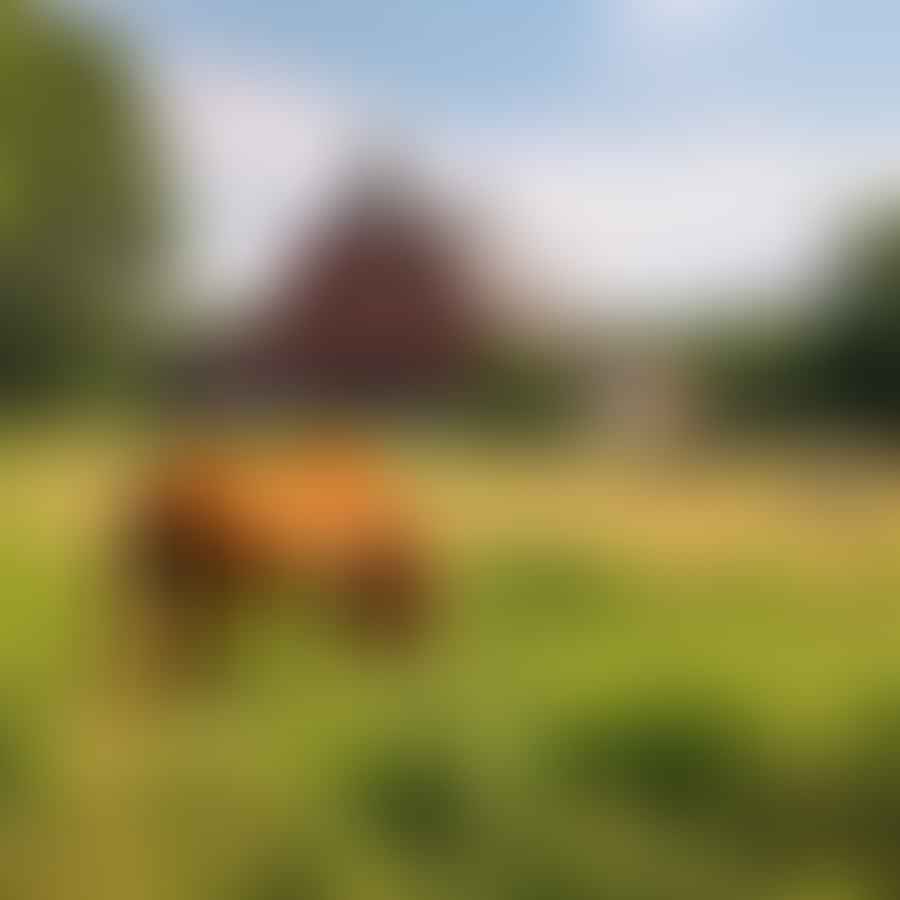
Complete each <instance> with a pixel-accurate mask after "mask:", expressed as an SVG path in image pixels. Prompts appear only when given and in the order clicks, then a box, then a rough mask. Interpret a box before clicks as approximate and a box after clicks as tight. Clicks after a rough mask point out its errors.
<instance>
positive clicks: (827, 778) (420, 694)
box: [0, 434, 900, 900]
mask: <svg viewBox="0 0 900 900" xmlns="http://www.w3.org/2000/svg"><path fill="white" fill-rule="evenodd" d="M64 437H65V440H62V439H57V440H54V441H52V442H51V441H49V440H45V439H42V438H41V437H40V436H36V435H34V434H30V435H28V436H27V439H25V438H23V437H11V438H10V439H8V440H6V441H4V442H3V449H2V451H0V453H2V460H0V480H2V482H3V484H2V486H0V492H2V493H3V495H4V496H10V497H12V498H13V506H12V507H11V508H12V509H13V510H14V514H12V515H10V516H9V517H8V520H7V527H6V528H5V529H4V530H5V534H4V535H3V537H2V540H0V679H2V682H0V685H2V688H3V691H2V692H0V697H2V699H3V702H2V704H0V792H2V799H3V803H2V804H0V878H2V879H5V881H4V882H3V883H2V884H0V891H2V890H3V888H4V885H5V886H6V893H5V894H4V896H7V895H8V896H10V897H12V898H14V900H19V898H22V900H31V898H32V897H34V898H35V900H37V898H46V900H80V898H81V897H85V898H91V900H94V898H104V897H110V898H116V900H141V898H148V900H181V898H185V900H187V898H190V900H195V898H200V900H203V898H209V900H213V898H215V900H221V898H225V900H230V898H234V900H293V898H304V900H318V898H322V900H328V898H334V900H357V898H358V900H381V898H385V900H387V898H390V900H407V898H408V900H432V898H433V900H456V898H466V900H479V898H484V900H569V898H572V900H594V898H596V900H600V898H611V900H639V898H642V900H651V898H659V900H682V898H683V900H704V898H710V900H713V898H714V900H720V898H724V900H730V898H738V900H739V898H754V900H832V898H834V900H890V898H892V897H894V896H897V889H898V885H900V872H898V870H897V866H896V864H895V863H894V862H893V853H892V849H893V848H892V844H893V838H894V835H895V834H896V825H897V824H900V728H898V727H897V723H898V722H900V656H898V653H897V651H898V646H900V641H898V638H900V621H898V601H900V590H898V588H900V563H898V559H897V555H896V553H895V551H896V549H897V538H898V536H900V472H895V471H894V470H893V469H892V468H891V466H890V465H888V464H884V463H881V462H879V463H878V464H877V465H875V464H872V465H857V464H856V463H855V462H853V461H847V460H842V461H841V462H840V463H834V462H833V461H831V460H828V459H825V460H824V462H823V457H822V456H821V455H818V454H817V455H807V454H798V453H796V452H792V453H787V452H783V453H779V454H773V453H771V452H766V453H763V452H758V453H755V454H747V455H746V456H744V457H737V456H730V457H727V458H720V459H706V460H700V461H696V460H694V461H690V463H689V464H688V463H687V462H684V461H682V462H681V463H679V464H674V463H670V464H666V465H663V464H661V463H659V462H653V461H643V462H628V461H624V460H622V459H618V458H614V457H613V456H611V455H610V454H599V453H596V452H590V451H588V450H585V449H580V450H578V449H574V448H568V449H565V448H563V449H560V448H557V449H553V450H548V451H545V452H542V453H540V454H529V453H526V452H524V451H521V450H520V451H516V452H513V451H512V450H509V449H508V450H506V451H504V452H497V451H486V450H478V449H476V448H465V447H451V446H449V445H446V444H444V445H435V444H427V443H425V444H422V443H420V444H417V445H415V446H411V445H403V444H400V445H398V446H397V447H396V448H395V453H396V456H395V459H396V463H397V466H398V468H402V470H403V471H404V472H407V473H412V474H413V475H414V476H415V478H416V480H417V483H418V485H419V490H420V492H421V495H422V497H423V499H424V501H425V503H426V505H427V508H428V509H429V511H430V513H431V516H430V518H431V520H432V521H433V523H434V525H435V529H436V532H437V539H438V540H439V541H440V544H441V546H442V547H443V548H444V549H445V558H444V560H443V562H444V565H443V574H444V585H445V589H444V601H445V603H446V609H447V618H446V621H445V625H444V628H443V630H442V634H441V635H440V639H439V640H438V641H437V642H436V643H435V644H434V645H433V646H432V647H430V648H429V651H428V653H426V654H424V655H423V657H422V658H421V659H417V660H412V661H407V662H405V663H403V664H385V663H384V662H383V661H382V662H378V661H374V660H365V659H361V658H360V657H358V656H355V655H354V654H353V651H352V650H351V649H350V648H348V647H346V646H343V645H341V644H340V642H337V641H335V640H334V639H333V638H330V637H329V636H327V635H323V634H321V633H316V632H315V631H313V630H312V629H310V630H309V631H308V632H307V631H304V630H302V629H301V630H300V631H299V632H298V630H297V629H296V628H294V629H292V630H289V629H287V628H286V627H284V626H283V624H281V623H279V622H277V621H273V622H257V623H253V624H252V625H248V626H247V627H246V628H245V629H244V630H243V631H242V632H241V633H240V634H239V636H238V637H239V640H238V641H237V643H236V645H235V647H234V648H233V652H232V653H231V654H230V658H229V660H228V664H227V666H226V667H224V671H223V674H222V676H221V679H220V680H219V681H218V682H217V683H216V684H214V685H210V686H207V688H206V689H205V690H204V691H200V692H196V693H193V694H190V695H185V696H181V697H179V698H178V702H176V703H171V704H169V705H167V706H165V707H161V708H149V707H147V708H145V707H144V706H141V705H139V704H137V703H124V704H123V703H122V701H121V698H120V697H119V693H118V691H117V690H116V688H117V687H118V686H117V685H115V684H112V685H111V684H110V674H109V673H110V670H109V668H108V665H107V657H108V650H109V637H110V633H111V629H110V610H111V609H114V607H115V604H116V602H117V600H118V599H120V598H119V597H118V595H117V591H116V589H115V588H113V587H111V585H112V584H113V583H114V582H113V581H111V579H110V576H109V572H108V570H107V568H106V566H105V562H104V552H103V551H104V547H105V546H106V544H105V543H104V541H105V538H106V537H108V535H109V534H110V529H111V524H110V523H114V521H115V519H114V517H110V511H111V510H114V509H115V507H116V502H117V499H118V498H119V496H120V488H121V487H122V486H123V485H127V484H128V481H129V479H130V478H131V477H132V474H131V466H132V463H133V460H134V459H135V458H136V454H137V453H138V450H139V445H136V443H135V442H133V441H125V440H122V439H121V438H120V437H115V436H110V435H106V436H104V438H103V440H102V441H98V440H97V439H96V436H94V435H90V434H88V435H75V436H71V435H67V436H64Z"/></svg>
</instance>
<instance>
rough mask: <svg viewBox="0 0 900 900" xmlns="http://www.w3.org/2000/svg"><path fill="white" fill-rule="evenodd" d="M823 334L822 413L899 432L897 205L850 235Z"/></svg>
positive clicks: (899, 259)
mask: <svg viewBox="0 0 900 900" xmlns="http://www.w3.org/2000/svg"><path fill="white" fill-rule="evenodd" d="M845 243H846V246H845V250H844V252H843V254H842V261H841V266H840V271H839V273H838V277H837V278H836V279H835V282H834V285H833V287H832V298H831V300H832V302H831V308H830V310H829V315H828V317H827V321H826V324H825V328H824V330H823V340H822V353H821V359H820V362H819V366H818V370H819V372H820V374H821V378H822V382H823V386H824V389H825V392H826V394H827V403H828V406H829V408H830V409H831V410H832V411H833V412H834V413H836V414H838V415H840V416H841V417H843V418H849V419H851V420H853V421H856V422H857V423H861V424H865V425H871V426H889V427H897V426H900V204H897V203H892V204H888V205H885V206H883V207H882V208H880V209H879V210H878V211H876V212H874V213H872V214H870V215H869V216H867V217H865V218H864V219H863V220H862V222H861V224H860V225H859V226H858V227H857V228H855V229H853V230H852V231H851V235H850V238H849V240H846V242H845Z"/></svg>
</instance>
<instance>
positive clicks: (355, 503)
mask: <svg viewBox="0 0 900 900" xmlns="http://www.w3.org/2000/svg"><path fill="white" fill-rule="evenodd" d="M133 522H134V528H133V530H132V532H131V535H132V544H131V546H132V551H133V557H132V558H133V559H134V560H136V563H137V566H138V570H139V572H140V575H141V583H142V584H143V585H144V587H145V588H146V589H147V590H144V591H142V596H144V597H149V598H151V600H150V601H149V604H148V603H147V601H145V611H149V612H150V613H151V614H152V618H153V620H154V621H155V623H156V624H157V625H158V626H159V627H160V628H161V629H162V634H163V636H164V640H165V642H166V643H167V644H169V645H170V647H171V646H173V645H178V646H185V645H187V646H190V645H192V644H194V643H197V642H199V641H200V640H206V639H207V638H209V637H210V636H214V635H215V634H217V633H218V632H220V631H221V629H222V627H223V626H227V625H228V624H229V623H230V622H232V621H233V620H234V619H235V618H236V617H239V616H240V615H242V614H251V613H254V610H253V609H252V608H251V607H254V606H256V607H259V606H261V605H263V604H264V602H265V601H263V600H262V599H261V598H263V597H274V596H277V597H279V598H282V599H283V598H284V597H285V596H287V598H288V601H287V602H288V603H289V605H291V604H294V603H296V604H297V606H298V607H299V606H305V607H307V606H309V605H311V604H312V605H314V606H315V607H316V609H317V611H318V612H320V613H323V614H325V615H327V616H328V617H330V618H331V619H333V620H334V621H335V622H336V623H339V624H341V625H344V626H347V627H348V629H349V630H350V631H351V632H352V634H353V635H355V636H357V637H362V638H366V639H376V638H377V639H380V640H382V641H389V642H391V643H399V642H403V643H408V642H409V641H411V640H414V639H416V638H417V637H419V636H421V633H422V631H423V629H424V628H425V625H426V619H427V617H428V612H429V609H428V607H429V604H430V591H429V586H430V585H429V582H430V580H431V579H430V578H429V576H430V574H431V563H430V560H429V554H428V551H427V544H428V541H427V540H426V538H425V534H424V529H423V523H422V519H421V516H418V515H416V513H415V511H414V510H413V509H412V505H411V503H410V500H409V491H408V490H407V489H405V488H404V487H403V486H401V485H400V484H399V483H398V481H397V480H396V479H392V478H391V477H389V475H388V473H387V467H386V466H385V465H384V464H383V462H382V461H381V460H380V459H379V457H378V455H377V454H376V453H375V452H374V451H373V450H372V449H371V448H370V447H367V446H364V445H363V444H361V443H360V442H358V441H356V440H351V439H346V438H334V437H331V438H325V439H318V440H314V441H310V440H307V441H306V442H304V443H303V444H302V445H300V446H296V445H294V446H290V447H281V448H278V449H275V448H272V447H269V448H261V449H260V448H257V449H253V448H250V449H248V448H227V447H225V446H222V445H219V446H215V447H209V446H193V447H191V448H189V449H184V448H182V449H180V450H178V451H175V452H172V453H170V454H168V455H167V457H166V458H164V459H162V460H161V461H159V462H158V463H156V464H155V465H154V466H153V467H152V469H151V471H150V472H149V474H148V475H147V476H146V480H145V482H144V485H143V489H142V491H141V496H140V498H139V501H138V503H137V507H136V515H135V516H134V517H133ZM286 584H287V585H289V586H290V587H289V589H288V591H287V592H285V590H284V589H283V587H284V585H286ZM274 585H278V586H280V587H281V588H282V589H280V590H278V591H277V592H275V591H272V590H266V588H267V587H270V586H274ZM295 586H296V590H295V589H294V587H295ZM257 588H258V589H257ZM313 598H315V600H313ZM147 606H149V609H147V608H146V607H147ZM256 612H258V610H257V611H256Z"/></svg>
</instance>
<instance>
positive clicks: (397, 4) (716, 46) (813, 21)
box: [86, 0, 900, 127]
mask: <svg viewBox="0 0 900 900" xmlns="http://www.w3.org/2000/svg"><path fill="white" fill-rule="evenodd" d="M86 2H87V0H86ZM134 6H135V7H138V4H135V5H134ZM139 6H140V10H141V11H140V12H136V13H134V14H133V15H134V18H135V19H136V20H137V21H138V22H139V24H140V27H141V29H142V30H143V31H144V33H145V34H146V35H148V36H150V35H152V36H153V37H154V38H155V39H156V40H158V41H161V42H163V43H165V44H169V45H173V46H174V45H180V46H198V47H202V46H209V47H217V48H219V50H221V51H227V52H230V53H234V54H237V55H241V54H243V55H246V56H248V57H253V58H256V59H260V58H264V59H268V60H270V61H272V62H274V63H276V64H278V65H279V66H282V67H285V68H291V67H296V68H297V70H298V71H306V70H309V69H310V68H313V69H315V70H317V71H321V72H323V73H327V74H328V75H330V76H331V77H334V78H335V79H336V80H340V81H341V82H342V83H349V84H351V85H353V84H355V85H357V86H358V88H359V89H360V90H364V91H365V92H366V93H367V95H369V96H371V97H373V98H374V99H375V100H377V101H378V102H382V103H384V104H385V105H386V106H387V107H389V108H392V109H393V108H397V107H400V108H402V109H403V110H404V111H407V112H409V113H410V114H413V115H424V116H427V117H429V118H434V117H439V118H447V117H452V118H454V119H457V118H458V119H460V120H470V121H485V120H486V121H497V120H498V119H499V120H500V121H503V120H508V119H512V120H515V119H518V118H528V119H538V120H541V121H549V122H560V121H562V122H565V120H566V118H567V117H569V116H574V117H578V119H579V120H582V121H583V120H584V119H585V118H587V119H588V120H593V121H595V122H596V123H597V124H598V125H601V126H604V127H610V126H615V125H618V124H620V123H624V124H626V125H628V124H636V125H639V126H641V127H647V126H648V125H649V126H652V125H653V123H654V121H655V120H656V119H662V120H665V119H669V120H671V119H673V118H675V119H676V120H678V119H679V118H680V117H682V116H684V117H691V116H704V115H706V116H708V115H711V114H712V113H713V112H714V111H715V109H716V107H719V106H723V105H730V104H738V103H739V104H742V105H752V106H756V107H764V108H767V109H769V110H772V111H774V112H776V113H777V114H779V115H781V116H784V117H785V118H789V119H793V120H797V119H799V120H801V121H804V122H806V123H808V124H809V125H811V126H812V125H815V126H818V127H822V126H824V125H827V124H829V123H830V124H832V125H838V124H844V123H846V125H847V127H854V126H855V125H856V124H857V123H858V119H859V118H860V117H862V116H874V117H878V118H879V119H882V120H885V121H890V122H892V123H896V122H897V121H898V120H900V103H898V102H897V101H898V100H900V52H898V50H900V4H898V3H896V2H894V0H855V2H854V0H457V2H453V3H443V2H435V0H389V2H373V0H311V2H310V0H306V2H288V0H216V2H208V0H207V2H199V0H198V2H189V0H188V2H185V0H155V2H152V3H142V4H139ZM679 124H680V123H679Z"/></svg>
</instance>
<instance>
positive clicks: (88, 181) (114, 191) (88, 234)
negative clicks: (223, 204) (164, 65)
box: [0, 0, 159, 399]
mask: <svg viewBox="0 0 900 900" xmlns="http://www.w3.org/2000/svg"><path fill="white" fill-rule="evenodd" d="M139 109H140V104H139V103H138V99H137V91H136V89H135V86H134V84H133V83H132V80H131V78H130V72H129V68H128V66H127V65H126V64H125V62H124V60H123V59H122V58H119V57H118V55H117V53H116V51H115V48H114V47H111V46H109V45H108V44H106V43H104V42H103V41H101V40H100V39H99V38H98V37H97V36H95V35H92V34H89V33H88V32H86V31H85V30H84V29H83V28H79V27H78V26H76V25H75V24H73V23H72V22H71V21H68V20H63V19H62V18H61V17H54V16H52V15H51V14H50V13H49V12H46V11H39V10H38V8H37V6H36V4H34V3H30V2H27V0H6V3H5V4H4V6H3V9H2V11H0V110H2V112H0V130H2V133H3V141H2V142H0V309H2V321H3V327H2V329H0V387H2V388H3V389H4V394H6V396H7V398H8V399H10V398H12V399H21V398H26V397H27V398H33V397H35V396H44V395H51V394H58V393H59V392H61V391H62V390H63V389H64V388H65V387H67V386H74V385H83V384H85V383H88V382H91V381H95V380H96V379H97V377H98V376H99V374H100V373H101V372H102V373H103V374H104V375H108V374H109V369H110V368H111V366H112V364H113V361H114V359H115V357H116V356H119V357H122V356H125V355H127V354H130V348H128V349H127V350H126V348H127V342H128V339H129V334H130V329H129V320H130V319H131V315H132V313H133V312H135V311H136V310H135V309H134V305H135V304H130V303H129V300H130V299H131V298H137V297H139V296H141V294H142V286H143V285H145V284H146V276H147V274H148V272H149V271H150V268H149V267H150V262H151V258H152V254H153V251H154V248H156V247H157V246H158V245H157V238H158V228H157V225H158V221H159V217H158V214H157V210H156V209H155V208H154V207H155V206H156V203H157V201H156V199H155V198H156V196H157V194H158V192H157V191H156V190H155V189H154V179H153V178H152V177H151V175H150V173H151V172H152V166H151V164H150V154H149V153H148V150H147V147H148V146H149V142H148V141H147V139H146V135H145V134H144V133H143V130H144V123H143V122H142V121H140V118H139ZM129 307H131V308H129ZM123 351H124V352H123Z"/></svg>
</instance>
